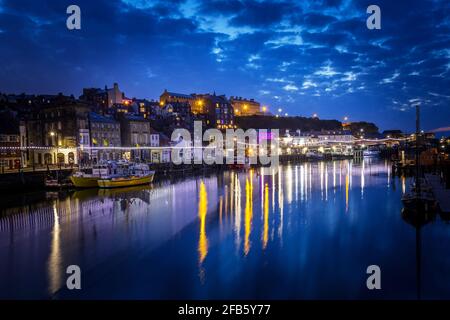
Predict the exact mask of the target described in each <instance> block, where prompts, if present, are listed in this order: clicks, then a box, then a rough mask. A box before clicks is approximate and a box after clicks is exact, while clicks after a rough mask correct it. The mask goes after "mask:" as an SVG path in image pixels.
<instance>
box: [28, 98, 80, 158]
mask: <svg viewBox="0 0 450 320" xmlns="http://www.w3.org/2000/svg"><path fill="white" fill-rule="evenodd" d="M88 114H89V108H88V107H87V105H85V104H83V103H79V102H72V101H65V102H62V103H55V104H53V103H51V104H49V105H48V106H43V107H42V108H40V109H39V110H36V111H35V112H32V113H30V114H28V115H27V117H25V118H24V126H25V130H26V137H27V141H26V146H28V147H31V154H29V155H28V157H27V158H28V159H29V162H30V164H31V165H33V166H34V165H48V164H60V165H66V164H77V163H78V156H79V155H78V151H77V147H78V146H79V145H80V142H83V143H84V139H85V135H86V130H88V129H89V128H88ZM82 140H83V141H82Z"/></svg>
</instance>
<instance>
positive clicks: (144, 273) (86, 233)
mask: <svg viewBox="0 0 450 320" xmlns="http://www.w3.org/2000/svg"><path fill="white" fill-rule="evenodd" d="M389 172H390V165H389V163H386V162H385V161H382V162H376V161H363V162H360V163H353V162H352V161H333V162H311V163H301V164H296V165H294V164H292V165H289V166H283V167H281V168H280V170H279V172H278V173H277V174H274V175H272V176H263V175H261V174H260V171H259V170H251V171H249V172H235V171H227V172H224V173H221V174H218V175H210V176H206V175H205V176H202V177H198V178H195V177H194V178H188V179H185V180H180V181H177V182H175V183H170V182H163V183H160V184H155V185H154V186H153V187H151V188H150V187H135V188H131V189H120V190H119V189H118V190H109V191H104V190H96V189H93V190H82V191H77V192H75V193H67V194H64V193H51V194H50V193H48V194H45V193H44V194H41V195H40V196H39V197H38V196H36V199H35V200H33V201H22V202H19V204H16V205H14V206H11V207H9V208H3V209H1V211H0V230H1V232H0V260H1V261H7V263H4V264H0V278H1V279H7V281H6V282H5V283H0V297H26V298H36V297H37V298H46V297H48V296H54V294H55V292H56V293H57V294H61V292H64V285H65V283H64V280H63V279H65V268H66V267H67V266H66V264H67V263H68V264H79V265H80V267H81V268H82V270H89V272H88V274H89V275H91V276H92V279H95V283H94V284H93V285H92V286H89V287H87V288H86V289H83V290H82V292H81V293H77V294H78V295H79V297H82V298H108V297H112V296H113V295H114V294H116V296H113V297H118V298H127V297H138V298H188V299H191V298H193V299H195V298H255V297H263V298H349V297H353V298H360V297H363V298H367V297H370V296H368V295H369V293H365V291H364V289H365V287H363V288H361V284H363V285H364V284H365V279H364V280H361V279H359V278H358V276H355V275H358V274H361V268H362V266H365V267H367V262H368V261H373V260H376V262H377V263H379V264H380V265H382V266H383V267H382V268H383V269H385V268H386V270H387V272H391V273H394V274H395V272H397V270H402V273H401V274H399V278H400V279H401V280H399V281H398V282H396V281H395V280H392V279H391V282H390V286H391V287H390V290H389V292H387V291H383V293H382V294H383V295H388V296H389V295H393V297H394V298H404V297H405V292H407V293H408V294H410V292H409V291H408V289H404V287H403V285H404V284H405V282H407V281H405V279H409V280H410V278H409V277H410V275H411V274H410V271H411V270H412V271H414V270H413V269H412V268H410V266H409V264H410V263H409V261H410V260H411V256H410V251H409V250H407V249H408V248H412V247H413V246H414V238H413V236H414V235H415V234H414V233H413V232H412V231H413V230H412V229H411V228H405V226H404V221H403V220H402V219H401V217H400V215H399V214H398V213H399V212H400V208H401V201H400V198H401V193H402V190H401V189H402V188H398V190H395V188H389V185H390V183H389V182H388V183H386V178H387V179H388V180H389V179H391V180H392V181H395V180H394V179H397V178H395V177H392V176H390V173H389ZM397 181H398V182H399V183H400V182H401V183H402V185H403V184H406V183H407V182H408V180H407V179H406V178H404V177H403V178H401V179H397ZM347 213H348V214H347ZM403 218H404V219H405V220H407V219H409V218H406V217H403ZM433 227H434V226H433V225H432V224H430V226H427V228H426V230H427V232H436V231H434V230H435V229H433ZM423 233H424V232H423ZM436 234H437V235H436ZM433 235H434V237H438V236H439V243H441V244H442V246H443V248H442V250H440V251H443V250H444V249H446V247H445V243H446V241H448V242H449V243H450V235H447V233H445V232H441V233H433ZM421 237H422V238H423V234H422V233H421V232H420V229H419V232H418V233H417V238H419V240H420V239H422V238H421ZM419 243H420V241H419ZM416 247H417V246H416ZM417 248H418V251H417V252H418V256H420V253H421V250H420V246H419V247H417ZM429 255H430V256H431V258H428V259H429V260H430V261H434V262H428V263H429V264H431V263H438V262H439V265H440V266H441V269H444V270H448V269H446V268H448V267H450V262H447V261H446V260H445V259H444V260H442V259H443V258H441V257H440V256H437V255H432V254H431V253H430V254H429ZM408 259H409V260H408ZM417 261H418V262H420V259H419V260H417ZM330 265H333V266H336V268H333V272H330V271H329V266H330ZM105 266H108V267H107V268H105ZM363 270H365V268H363ZM418 270H419V271H420V264H419V265H418ZM36 274H44V275H46V276H45V277H43V278H45V279H40V280H34V277H33V275H36ZM419 274H420V272H419ZM205 275H208V277H206V276H205ZM412 276H413V277H412V279H413V280H414V276H415V274H413V275H412ZM442 276H443V277H444V279H447V278H448V280H449V283H450V276H447V275H446V274H443V275H442ZM355 277H356V278H355ZM446 277H447V278H446ZM92 279H87V280H86V281H90V280H92ZM108 279H113V281H112V283H111V282H109V281H108ZM355 279H356V280H355ZM144 280H145V281H144ZM360 280H361V281H360ZM430 281H431V282H430V284H429V286H433V285H436V286H439V284H433V282H432V280H430ZM11 283H13V284H15V285H14V286H11ZM21 283H23V284H27V286H28V287H27V288H28V289H27V288H24V287H23V286H20V284H21ZM169 283H170V286H171V290H170V293H169V292H168V289H167V286H168V284H169ZM115 285H116V286H117V287H114V286H115ZM418 286H420V283H419V285H418ZM172 287H173V288H172ZM29 288H32V290H30V289H29ZM414 289H415V288H414ZM440 290H444V289H442V288H441V289H440ZM445 290H446V291H445V292H446V294H447V296H448V297H450V288H448V290H447V289H445ZM66 294H72V295H73V294H74V293H73V292H72V293H66ZM127 294H129V296H127ZM408 294H406V298H408V297H410V295H408ZM414 294H415V292H414ZM77 297H78V296H77ZM383 297H384V296H383Z"/></svg>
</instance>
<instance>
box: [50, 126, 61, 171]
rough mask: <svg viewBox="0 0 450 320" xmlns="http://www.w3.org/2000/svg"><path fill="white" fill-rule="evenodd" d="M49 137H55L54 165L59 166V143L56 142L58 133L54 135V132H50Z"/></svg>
mask: <svg viewBox="0 0 450 320" xmlns="http://www.w3.org/2000/svg"><path fill="white" fill-rule="evenodd" d="M50 137H56V159H55V160H56V164H58V165H59V159H58V154H59V148H58V146H59V141H58V133H56V132H55V131H50ZM52 142H53V141H52Z"/></svg>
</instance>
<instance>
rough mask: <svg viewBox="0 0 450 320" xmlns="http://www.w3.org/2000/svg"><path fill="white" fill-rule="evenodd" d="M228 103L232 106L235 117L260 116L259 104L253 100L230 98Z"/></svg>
mask: <svg viewBox="0 0 450 320" xmlns="http://www.w3.org/2000/svg"><path fill="white" fill-rule="evenodd" d="M230 103H231V105H232V106H233V109H234V114H235V115H236V116H253V115H257V114H261V104H260V103H259V102H257V101H255V100H254V99H245V98H242V97H233V96H232V97H230Z"/></svg>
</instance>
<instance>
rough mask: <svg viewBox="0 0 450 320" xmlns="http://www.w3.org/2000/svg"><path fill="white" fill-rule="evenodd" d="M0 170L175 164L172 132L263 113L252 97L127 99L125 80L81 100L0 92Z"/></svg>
mask: <svg viewBox="0 0 450 320" xmlns="http://www.w3.org/2000/svg"><path fill="white" fill-rule="evenodd" d="M0 111H1V118H0V122H1V123H0V167H2V168H7V169H13V168H19V167H29V166H45V165H49V164H64V165H71V164H84V163H86V164H87V163H96V162H99V161H102V160H117V159H120V158H125V159H141V160H144V161H151V162H165V161H169V160H168V159H169V157H170V155H169V154H170V152H169V148H167V147H169V146H170V145H171V141H170V139H169V138H168V136H170V134H171V132H172V131H173V129H175V128H177V127H179V128H187V129H190V130H192V129H193V123H194V121H202V123H203V125H204V128H218V129H228V128H236V127H237V126H236V123H235V115H239V116H245V115H256V114H264V112H262V111H261V106H260V104H259V103H258V102H256V101H254V100H253V99H244V98H241V97H231V98H230V99H228V98H227V97H226V96H224V95H216V94H215V93H213V94H180V93H174V92H169V91H167V90H164V92H163V93H162V94H161V96H160V99H159V101H154V100H147V99H136V98H132V99H131V98H127V97H126V95H125V94H124V92H123V91H121V90H120V89H119V85H118V84H117V83H115V84H114V85H113V86H112V88H108V87H106V86H105V88H104V89H101V88H85V89H83V94H82V95H81V96H80V97H79V98H78V99H77V98H75V97H74V96H65V95H62V94H58V95H26V94H21V95H5V94H3V95H2V94H0Z"/></svg>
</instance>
